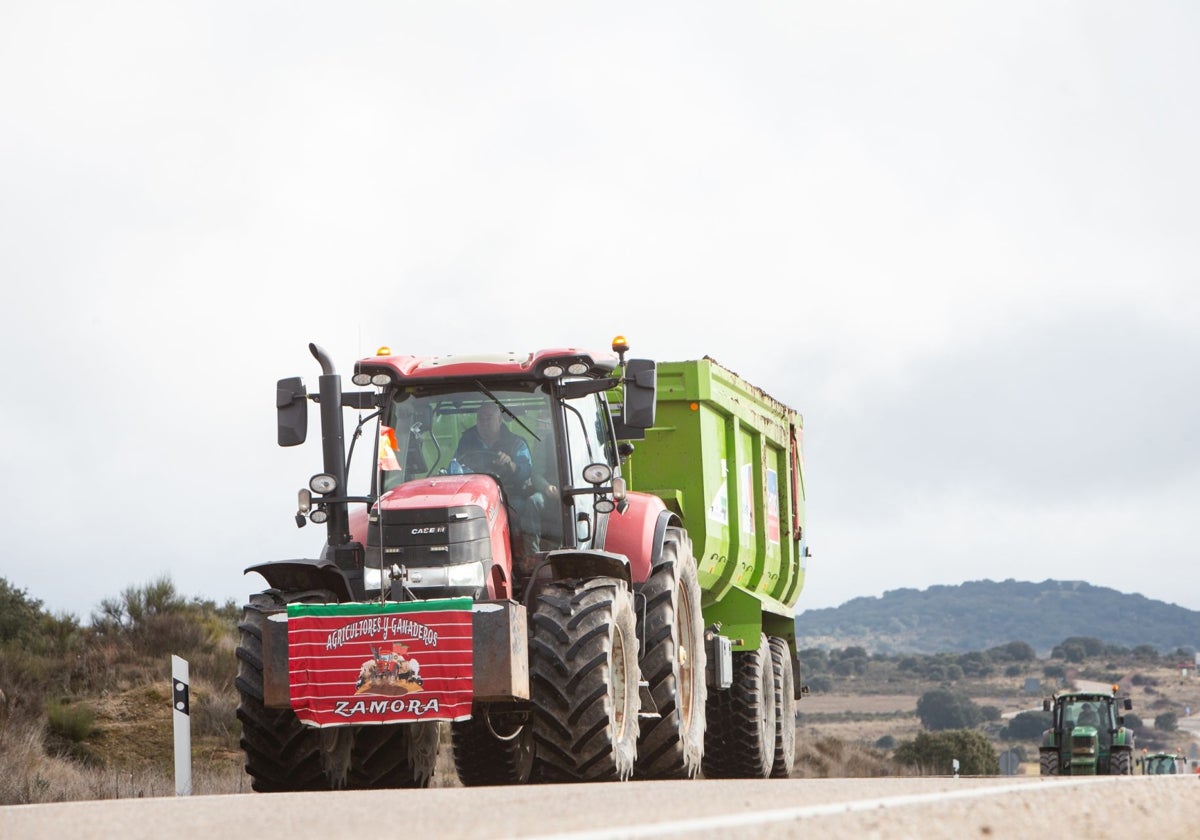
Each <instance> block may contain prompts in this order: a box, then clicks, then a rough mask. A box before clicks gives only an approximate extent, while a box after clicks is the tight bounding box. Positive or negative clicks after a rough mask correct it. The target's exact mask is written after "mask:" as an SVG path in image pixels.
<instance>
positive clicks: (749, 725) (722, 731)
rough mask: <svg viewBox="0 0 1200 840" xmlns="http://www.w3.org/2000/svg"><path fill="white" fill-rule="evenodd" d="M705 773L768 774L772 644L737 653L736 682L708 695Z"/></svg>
mask: <svg viewBox="0 0 1200 840" xmlns="http://www.w3.org/2000/svg"><path fill="white" fill-rule="evenodd" d="M708 701H709V702H708V730H707V732H706V733H705V737H704V775H705V776H706V777H708V778H710V779H766V778H768V777H769V776H770V775H771V770H772V768H773V767H774V766H775V679H774V675H773V673H772V669H771V649H770V645H769V644H768V643H767V637H766V636H765V635H764V636H761V637H760V639H759V645H758V650H747V651H739V652H738V653H735V654H734V655H733V685H731V686H730V687H729V688H727V689H724V690H723V691H714V692H712V693H711V694H709V695H708Z"/></svg>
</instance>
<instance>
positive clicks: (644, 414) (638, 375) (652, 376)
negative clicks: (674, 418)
mask: <svg viewBox="0 0 1200 840" xmlns="http://www.w3.org/2000/svg"><path fill="white" fill-rule="evenodd" d="M623 384H624V386H625V406H624V410H623V411H622V412H621V421H622V422H623V423H624V424H625V425H626V426H628V427H629V428H631V429H649V428H650V427H651V426H653V425H654V405H655V399H656V397H657V392H658V374H657V371H656V369H655V365H654V362H653V360H651V359H630V360H629V361H628V362H627V363H626V365H625V379H624V382H623Z"/></svg>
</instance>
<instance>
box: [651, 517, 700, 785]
mask: <svg viewBox="0 0 1200 840" xmlns="http://www.w3.org/2000/svg"><path fill="white" fill-rule="evenodd" d="M641 593H642V595H643V596H644V597H645V599H646V616H645V624H644V626H643V627H642V628H641V629H642V633H641V636H640V642H641V651H642V654H641V668H642V676H643V678H644V679H645V680H646V681H647V683H648V684H649V689H650V693H651V695H652V696H653V697H654V704H655V705H656V706H657V707H658V712H659V717H654V718H643V719H642V722H641V734H640V735H639V737H638V763H637V771H636V772H637V775H638V777H639V778H647V779H690V778H693V777H694V776H696V775H697V774H698V773H699V772H700V765H701V761H702V759H703V757H704V729H705V714H704V707H705V702H706V697H707V692H708V687H707V683H706V682H705V679H704V668H705V654H704V618H703V616H702V615H701V614H700V583H699V576H698V574H697V571H696V561H695V560H694V559H693V558H692V541H691V540H690V539H689V538H688V535H687V532H686V531H684V530H683V529H682V528H668V529H667V532H666V538H665V539H664V541H663V550H662V557H661V558H660V560H659V562H658V563H657V564H655V566H654V568H653V569H652V570H651V572H650V577H649V578H648V579H647V580H646V582H645V583H644V584H643V585H642V587H641Z"/></svg>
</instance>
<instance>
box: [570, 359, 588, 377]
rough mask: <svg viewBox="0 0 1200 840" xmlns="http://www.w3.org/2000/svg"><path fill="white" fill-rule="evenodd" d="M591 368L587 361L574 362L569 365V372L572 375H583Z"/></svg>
mask: <svg viewBox="0 0 1200 840" xmlns="http://www.w3.org/2000/svg"><path fill="white" fill-rule="evenodd" d="M588 370H589V366H588V364H587V362H573V363H572V364H571V365H570V366H568V367H567V373H569V374H571V375H572V376H583V375H584V374H585V373H587V372H588Z"/></svg>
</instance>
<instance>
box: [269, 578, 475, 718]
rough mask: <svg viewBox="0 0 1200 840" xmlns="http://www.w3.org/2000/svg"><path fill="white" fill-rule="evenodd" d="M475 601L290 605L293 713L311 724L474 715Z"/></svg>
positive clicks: (447, 599) (289, 631) (289, 656)
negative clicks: (473, 629)
mask: <svg viewBox="0 0 1200 840" xmlns="http://www.w3.org/2000/svg"><path fill="white" fill-rule="evenodd" d="M472 647H473V645H472V638H471V599H469V598H445V599H440V600H434V601H409V602H404V603H385V604H379V603H355V604H290V605H288V672H289V682H290V687H291V697H292V709H293V710H294V711H295V712H296V716H297V717H298V718H299V719H300V720H301V721H303V722H304V723H307V724H309V725H311V726H344V725H347V724H363V723H400V722H408V721H415V720H464V719H466V718H469V717H470V716H471V699H472V696H473V680H472V674H473V665H474V662H473V655H472Z"/></svg>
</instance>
